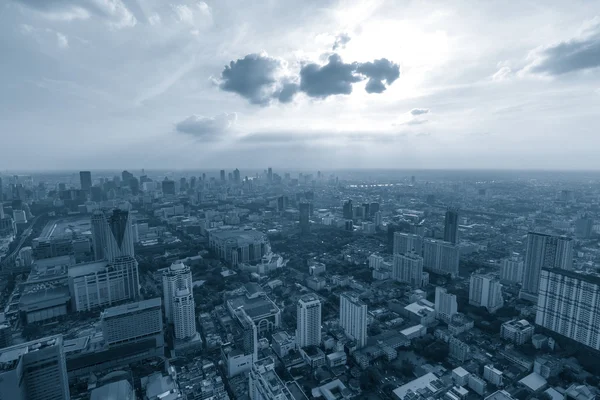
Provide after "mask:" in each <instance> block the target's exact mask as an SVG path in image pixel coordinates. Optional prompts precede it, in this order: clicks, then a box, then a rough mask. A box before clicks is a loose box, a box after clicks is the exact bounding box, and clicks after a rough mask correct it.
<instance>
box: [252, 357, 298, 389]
mask: <svg viewBox="0 0 600 400" xmlns="http://www.w3.org/2000/svg"><path fill="white" fill-rule="evenodd" d="M248 395H249V396H250V400H294V399H296V397H295V396H294V395H293V394H292V392H291V391H290V390H289V389H288V387H287V385H286V384H285V383H284V382H283V381H282V380H281V378H279V376H278V375H277V373H276V372H275V361H274V360H273V359H272V358H270V357H267V358H263V359H261V360H258V361H257V362H255V363H254V365H252V369H251V370H250V374H249V391H248ZM304 397H306V396H304Z"/></svg>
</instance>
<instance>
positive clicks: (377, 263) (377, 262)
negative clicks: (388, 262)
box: [369, 254, 384, 269]
mask: <svg viewBox="0 0 600 400" xmlns="http://www.w3.org/2000/svg"><path fill="white" fill-rule="evenodd" d="M383 262H384V260H383V257H381V256H380V255H378V254H371V255H370V256H369V268H371V269H379V268H381V267H382V266H383Z"/></svg>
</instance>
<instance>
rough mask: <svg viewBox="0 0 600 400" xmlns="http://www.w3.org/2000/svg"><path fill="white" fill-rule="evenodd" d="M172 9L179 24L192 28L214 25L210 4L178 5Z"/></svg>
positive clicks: (201, 2)
mask: <svg viewBox="0 0 600 400" xmlns="http://www.w3.org/2000/svg"><path fill="white" fill-rule="evenodd" d="M171 7H172V9H173V12H174V13H175V19H177V21H178V22H181V23H183V24H187V25H190V26H192V27H198V26H204V27H206V26H209V25H211V24H212V11H211V9H210V7H209V6H208V4H206V3H205V2H203V1H200V2H198V3H196V4H194V5H188V4H176V5H171Z"/></svg>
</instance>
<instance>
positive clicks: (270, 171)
mask: <svg viewBox="0 0 600 400" xmlns="http://www.w3.org/2000/svg"><path fill="white" fill-rule="evenodd" d="M267 180H268V181H269V182H273V168H271V167H269V171H268V172H267Z"/></svg>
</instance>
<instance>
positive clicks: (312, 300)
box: [296, 294, 321, 348]
mask: <svg viewBox="0 0 600 400" xmlns="http://www.w3.org/2000/svg"><path fill="white" fill-rule="evenodd" d="M320 343H321V301H320V300H319V298H318V297H317V296H315V295H314V294H305V295H303V296H302V297H300V299H298V304H297V306H296V344H297V346H298V348H302V347H307V346H318V345H319V344H320Z"/></svg>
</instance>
